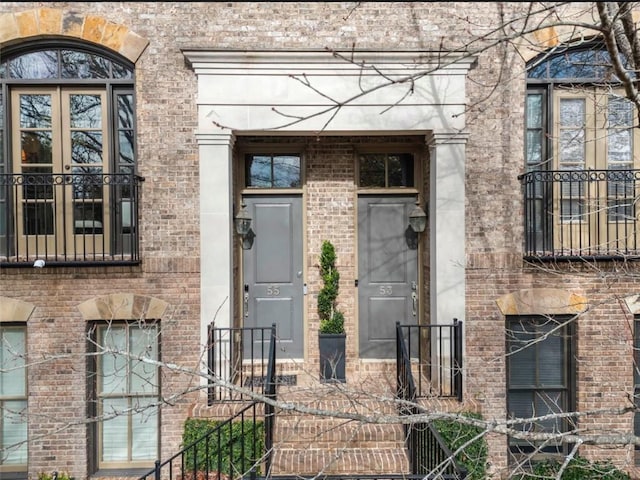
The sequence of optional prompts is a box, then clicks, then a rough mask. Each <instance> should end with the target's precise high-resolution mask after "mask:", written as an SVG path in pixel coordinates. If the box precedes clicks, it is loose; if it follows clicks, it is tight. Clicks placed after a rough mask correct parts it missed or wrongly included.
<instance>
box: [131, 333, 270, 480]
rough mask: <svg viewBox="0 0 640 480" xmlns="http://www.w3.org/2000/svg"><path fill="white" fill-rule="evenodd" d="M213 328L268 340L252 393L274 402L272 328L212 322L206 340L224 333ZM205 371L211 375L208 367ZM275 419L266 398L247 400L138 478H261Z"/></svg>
mask: <svg viewBox="0 0 640 480" xmlns="http://www.w3.org/2000/svg"><path fill="white" fill-rule="evenodd" d="M217 330H229V332H227V333H232V334H236V335H238V336H239V337H240V338H243V333H246V334H247V335H248V338H250V339H253V338H257V337H254V334H257V332H258V331H260V332H261V333H260V337H259V338H261V339H262V338H264V339H265V340H266V342H267V345H266V357H265V362H266V368H265V376H264V379H263V382H262V384H261V386H260V389H259V392H257V393H260V394H262V395H263V396H264V397H266V398H267V399H269V400H271V401H273V402H275V401H276V382H275V363H276V326H275V325H272V326H271V327H270V328H259V329H215V328H213V325H212V326H211V327H210V329H209V335H210V339H218V340H220V338H224V335H217V334H216V331H217ZM243 330H248V331H247V332H243ZM217 333H219V334H221V333H222V332H217ZM210 346H211V345H210ZM210 358H211V357H210ZM209 373H210V374H211V371H210V372H209ZM210 388H211V387H210ZM210 394H211V392H210ZM243 396H244V397H245V398H246V397H248V395H243ZM274 421H275V409H274V406H273V405H272V403H271V402H270V401H266V402H263V401H258V400H253V401H250V402H249V403H248V404H247V406H245V407H244V408H242V409H241V410H240V411H239V412H238V413H236V414H235V415H233V416H232V417H230V418H228V419H226V420H224V421H221V422H218V423H217V424H216V425H215V426H214V427H212V428H211V429H210V430H209V431H208V432H206V433H205V434H203V435H202V436H200V437H199V438H197V439H195V440H194V441H192V442H191V443H189V444H188V445H184V446H183V448H182V450H180V451H179V452H178V453H176V454H175V455H173V456H172V457H171V458H169V459H168V460H166V461H164V462H161V461H160V460H158V461H156V462H155V466H154V468H153V470H150V471H149V472H147V473H146V474H145V475H143V476H141V477H140V478H139V480H161V479H163V480H174V479H175V480H231V479H236V478H264V477H265V476H266V475H267V472H270V470H271V455H272V451H273V428H274Z"/></svg>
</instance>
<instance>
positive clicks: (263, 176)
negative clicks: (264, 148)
mask: <svg viewBox="0 0 640 480" xmlns="http://www.w3.org/2000/svg"><path fill="white" fill-rule="evenodd" d="M245 173H246V182H247V187H255V188H299V187H300V186H301V179H300V157H299V156H298V155H248V156H247V158H246V172H245Z"/></svg>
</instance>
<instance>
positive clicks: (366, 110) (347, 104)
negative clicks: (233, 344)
mask: <svg viewBox="0 0 640 480" xmlns="http://www.w3.org/2000/svg"><path fill="white" fill-rule="evenodd" d="M182 52H183V54H184V56H185V59H186V61H187V63H188V64H189V65H190V66H191V68H192V69H193V70H194V72H195V74H196V76H197V85H198V92H197V108H198V127H197V131H196V139H197V141H198V147H199V151H198V155H199V167H200V170H199V180H200V235H201V292H202V296H201V322H202V336H203V341H204V340H206V325H207V324H208V323H210V322H212V321H214V320H215V323H216V325H217V326H220V327H228V326H230V325H231V324H232V318H233V315H234V312H233V305H232V303H233V302H232V301H231V299H232V298H233V271H234V270H233V248H232V247H233V232H232V226H233V213H234V212H233V198H234V197H233V179H232V178H231V176H232V172H233V169H232V161H233V144H234V141H235V138H236V137H238V136H242V135H273V136H277V135H294V134H295V135H325V134H326V135H376V134H381V135H382V134H384V135H394V134H396V135H404V134H414V135H424V139H425V143H426V144H427V145H428V146H429V149H430V155H429V162H430V165H429V169H428V171H429V175H430V179H429V184H430V187H429V194H428V195H429V199H428V208H429V219H430V220H429V222H430V229H431V234H430V236H429V241H430V245H429V249H430V251H431V256H430V258H431V264H430V268H429V272H430V276H431V278H430V285H431V288H430V292H431V293H430V295H431V298H430V318H431V321H432V323H451V321H452V319H454V318H457V319H459V320H463V319H464V316H465V268H464V265H465V264H466V258H465V245H464V242H465V211H464V203H465V144H466V139H467V135H466V133H465V106H466V93H465V92H466V89H465V82H466V77H467V74H468V72H469V70H470V69H471V68H472V67H473V66H474V64H475V61H476V60H475V57H473V56H472V55H469V54H467V53H464V52H429V51H349V52H330V51H319V50H308V51H273V50H270V51H248V50H241V51H240V50H236V51H234V50H213V49H195V48H194V49H183V51H182Z"/></svg>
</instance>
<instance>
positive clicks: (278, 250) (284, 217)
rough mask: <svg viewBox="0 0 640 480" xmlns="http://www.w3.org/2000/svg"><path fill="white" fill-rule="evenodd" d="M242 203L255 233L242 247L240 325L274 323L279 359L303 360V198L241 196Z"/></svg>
mask: <svg viewBox="0 0 640 480" xmlns="http://www.w3.org/2000/svg"><path fill="white" fill-rule="evenodd" d="M244 203H245V204H246V206H247V209H248V211H249V212H250V213H251V217H252V218H253V221H252V225H251V229H252V230H253V232H254V234H255V237H253V243H252V245H251V248H248V249H243V250H242V253H243V262H242V263H243V275H244V286H243V287H244V288H243V290H244V291H243V292H242V295H243V310H244V311H243V315H244V326H245V327H270V326H271V325H272V324H274V323H275V324H276V333H277V337H278V342H279V345H278V348H279V351H278V357H279V358H281V359H284V358H302V357H303V318H302V299H303V297H302V296H303V286H304V279H303V273H302V198H301V197H300V196H299V195H284V196H280V195H263V196H245V197H244ZM246 347H248V345H247V346H246ZM254 352H255V353H254V355H257V354H258V353H257V351H254ZM247 354H248V352H247V350H246V348H245V356H246V355H247ZM265 354H266V352H265Z"/></svg>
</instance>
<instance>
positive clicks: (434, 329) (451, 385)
mask: <svg viewBox="0 0 640 480" xmlns="http://www.w3.org/2000/svg"><path fill="white" fill-rule="evenodd" d="M397 335H398V341H399V342H402V345H398V347H397V350H396V351H397V355H398V358H397V368H398V376H399V378H400V375H401V372H400V368H404V366H405V363H404V359H402V358H400V356H399V355H400V354H401V353H402V350H401V348H400V347H401V346H404V349H406V352H407V356H408V359H409V366H410V367H411V372H409V373H411V375H412V378H413V379H414V381H415V389H416V390H415V395H416V398H426V397H441V398H446V397H453V398H456V399H457V400H458V401H462V363H463V359H462V322H460V321H458V320H454V323H453V324H452V325H400V324H398V325H397ZM404 375H406V374H403V377H404ZM401 385H404V383H402V384H401Z"/></svg>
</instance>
